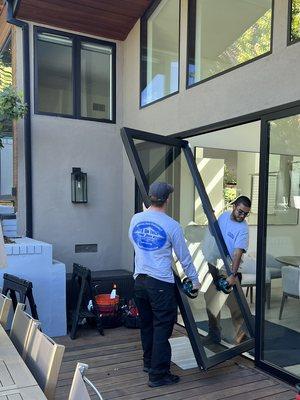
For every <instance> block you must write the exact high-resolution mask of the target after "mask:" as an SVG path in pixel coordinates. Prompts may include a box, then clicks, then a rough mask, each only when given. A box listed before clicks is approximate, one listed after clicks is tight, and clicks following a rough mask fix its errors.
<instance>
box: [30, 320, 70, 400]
mask: <svg viewBox="0 0 300 400" xmlns="http://www.w3.org/2000/svg"><path fill="white" fill-rule="evenodd" d="M64 351H65V346H62V345H59V344H56V343H55V342H54V341H53V340H52V339H51V338H50V337H48V336H47V335H45V334H44V333H43V332H41V331H40V330H39V329H38V328H37V327H34V328H33V332H32V335H31V336H30V340H29V343H28V347H27V352H26V358H25V363H26V364H27V366H28V368H29V369H30V371H31V373H32V375H33V376H34V377H35V379H36V381H37V383H38V384H39V386H40V388H41V389H42V390H43V392H44V393H45V396H46V397H47V399H49V400H51V399H54V395H55V389H56V385H57V379H58V374H59V370H60V366H61V362H62V358H63V355H64Z"/></svg>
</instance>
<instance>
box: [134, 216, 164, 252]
mask: <svg viewBox="0 0 300 400" xmlns="http://www.w3.org/2000/svg"><path fill="white" fill-rule="evenodd" d="M132 238H133V240H134V241H135V243H136V244H137V246H138V247H139V248H140V249H142V250H147V251H153V250H158V249H161V248H162V247H163V245H164V244H165V243H166V240H167V234H166V232H165V231H164V230H163V228H162V227H161V226H159V225H158V224H156V223H155V222H150V221H149V222H148V221H145V222H139V223H138V224H137V225H136V226H135V227H134V228H133V231H132Z"/></svg>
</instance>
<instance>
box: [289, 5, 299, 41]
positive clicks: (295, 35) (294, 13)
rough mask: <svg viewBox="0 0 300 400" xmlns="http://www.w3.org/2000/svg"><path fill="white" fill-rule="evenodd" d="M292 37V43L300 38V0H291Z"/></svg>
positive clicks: (290, 22) (290, 23)
mask: <svg viewBox="0 0 300 400" xmlns="http://www.w3.org/2000/svg"><path fill="white" fill-rule="evenodd" d="M289 25H290V29H289V32H290V37H289V41H290V42H291V43H293V42H296V41H298V40H300V0H290V20H289Z"/></svg>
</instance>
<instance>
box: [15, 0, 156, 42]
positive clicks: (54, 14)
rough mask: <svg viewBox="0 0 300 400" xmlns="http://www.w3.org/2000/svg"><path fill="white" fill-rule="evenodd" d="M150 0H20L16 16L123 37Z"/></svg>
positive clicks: (75, 29)
mask: <svg viewBox="0 0 300 400" xmlns="http://www.w3.org/2000/svg"><path fill="white" fill-rule="evenodd" d="M152 2H153V0H20V1H19V5H18V8H17V10H16V14H15V16H16V17H17V18H19V19H22V20H26V21H32V22H36V23H41V24H46V25H50V26H51V27H56V28H61V29H68V30H73V31H76V32H80V33H83V34H84V33H85V34H90V35H95V36H102V37H105V38H109V39H115V40H125V39H126V37H127V35H128V33H129V32H130V30H131V29H132V28H133V26H134V25H135V23H136V22H137V21H138V19H139V18H140V17H141V16H142V15H143V14H144V12H145V11H146V9H147V8H148V7H149V6H150V4H151V3H152Z"/></svg>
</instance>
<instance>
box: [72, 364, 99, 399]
mask: <svg viewBox="0 0 300 400" xmlns="http://www.w3.org/2000/svg"><path fill="white" fill-rule="evenodd" d="M88 367H89V366H88V365H87V364H83V363H77V366H76V369H75V373H74V377H73V381H72V386H71V390H70V394H69V398H68V400H90V399H91V397H90V395H89V393H88V390H87V388H86V385H88V386H89V387H90V388H91V389H92V390H93V392H94V393H95V394H96V396H97V397H98V399H100V400H103V397H102V396H101V394H100V393H99V391H98V390H97V388H96V387H95V386H94V385H93V384H92V382H91V381H90V380H89V379H88V378H87V377H86V376H84V374H85V372H86V371H87V369H88Z"/></svg>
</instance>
